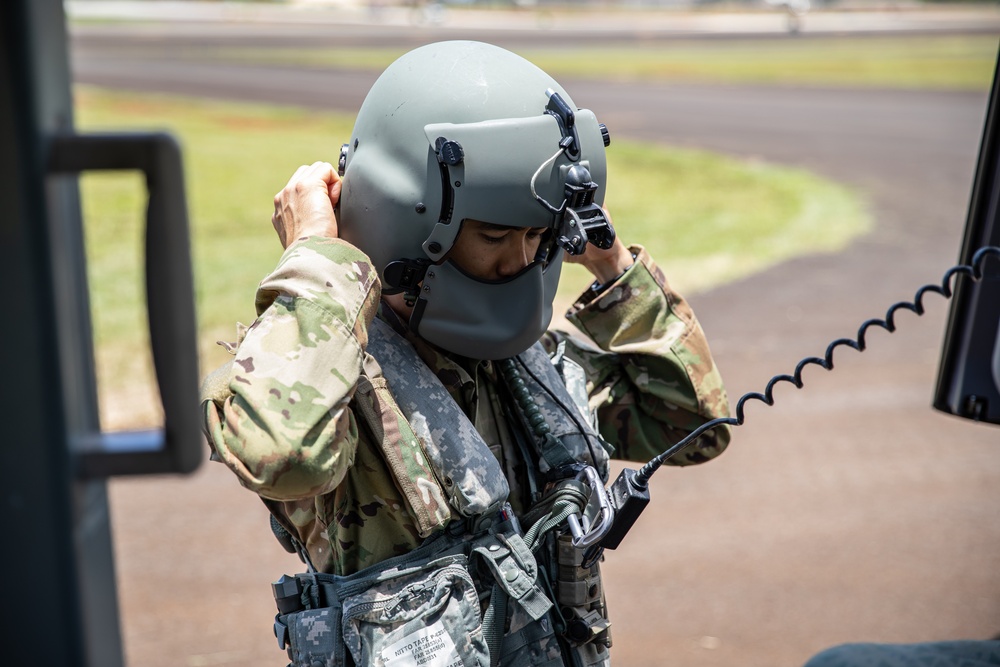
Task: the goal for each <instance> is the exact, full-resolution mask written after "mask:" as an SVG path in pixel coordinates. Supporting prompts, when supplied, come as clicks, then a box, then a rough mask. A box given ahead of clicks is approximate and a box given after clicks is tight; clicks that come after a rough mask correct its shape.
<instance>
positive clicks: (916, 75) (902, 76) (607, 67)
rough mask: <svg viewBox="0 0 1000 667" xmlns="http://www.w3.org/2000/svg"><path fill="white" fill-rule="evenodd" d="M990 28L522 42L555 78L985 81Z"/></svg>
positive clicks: (949, 85) (331, 63)
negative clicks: (547, 44)
mask: <svg viewBox="0 0 1000 667" xmlns="http://www.w3.org/2000/svg"><path fill="white" fill-rule="evenodd" d="M997 45H998V36H996V35H962V36H940V35H932V36H927V35H923V36H916V37H914V36H906V37H892V38H883V37H869V38H858V37H854V38H823V39H813V38H795V37H789V38H786V39H768V40H711V41H698V40H673V41H664V40H656V41H648V42H647V41H639V42H637V43H635V44H631V45H626V46H588V47H587V48H585V49H583V48H581V49H565V48H559V49H550V50H547V49H521V50H519V51H518V52H519V53H520V55H522V56H524V57H526V58H527V59H528V60H531V61H532V62H534V63H535V64H537V65H538V66H539V67H541V68H542V69H544V70H545V71H547V72H549V73H551V74H552V75H553V76H556V77H557V78H560V77H566V78H591V79H598V80H602V81H608V80H642V81H675V82H676V81H685V82H708V83H753V84H781V85H808V86H850V87H882V88H919V89H942V90H985V89H987V88H988V87H989V85H990V82H991V81H992V76H993V69H994V65H995V63H996V58H997ZM403 52H404V51H403V49H384V48H380V49H374V48H372V49H365V48H350V49H347V48H331V49H252V50H251V49H244V48H223V49H211V50H207V49H200V48H194V47H189V48H188V50H187V51H186V52H185V54H186V55H187V56H188V57H190V58H193V59H205V58H210V59H223V60H237V61H245V62H259V63H272V64H283V65H301V66H305V67H347V68H360V69H370V70H373V71H381V70H383V69H384V68H385V67H386V66H387V65H388V64H389V63H391V62H392V61H393V60H394V59H396V58H397V57H399V56H400V55H402V54H403Z"/></svg>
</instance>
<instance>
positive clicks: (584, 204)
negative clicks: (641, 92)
mask: <svg viewBox="0 0 1000 667" xmlns="http://www.w3.org/2000/svg"><path fill="white" fill-rule="evenodd" d="M545 94H546V95H548V96H549V103H548V105H546V107H545V113H547V114H550V115H552V116H555V118H556V121H557V122H558V123H559V130H560V132H561V133H562V139H561V140H560V141H559V147H560V148H562V150H563V152H564V153H565V154H566V157H567V158H569V159H570V160H572V161H573V162H575V164H573V165H572V166H570V168H569V169H568V170H567V172H566V189H565V193H564V196H565V199H564V200H563V204H562V206H561V207H559V208H558V209H557V208H553V207H552V206H551V205H550V204H548V202H545V201H544V200H542V199H539V201H540V203H541V204H542V205H543V206H545V207H546V208H548V209H549V210H551V211H552V213H553V214H555V215H556V216H557V219H558V220H559V223H558V225H557V235H556V243H558V244H559V246H560V247H561V248H562V249H563V250H565V251H566V252H568V253H569V254H571V255H582V254H583V253H584V251H585V250H586V249H587V242H588V241H589V242H590V243H593V244H594V245H596V246H597V247H598V248H601V249H603V250H607V249H608V248H610V247H611V244H612V243H614V241H615V229H614V227H612V226H611V221H610V220H608V216H607V215H606V214H605V213H604V209H602V208H601V207H600V206H598V205H597V204H595V203H594V195H595V193H596V192H597V188H598V187H599V186H598V184H597V183H595V182H594V181H593V180H592V179H591V176H590V170H589V169H588V168H587V167H586V166H584V164H581V163H580V162H579V160H580V136H579V134H578V133H577V129H576V113H575V112H574V111H573V109H572V107H570V105H568V104H567V103H566V101H565V100H564V99H563V98H562V96H561V95H560V94H559V93H557V92H555V91H554V90H552V89H551V88H549V89H548V90H546V91H545ZM599 127H600V130H601V137H602V139H603V140H604V146H605V148H606V147H608V146H609V145H610V144H611V135H610V134H609V133H608V128H607V126H605V125H604V124H603V123H601V124H600V125H599Z"/></svg>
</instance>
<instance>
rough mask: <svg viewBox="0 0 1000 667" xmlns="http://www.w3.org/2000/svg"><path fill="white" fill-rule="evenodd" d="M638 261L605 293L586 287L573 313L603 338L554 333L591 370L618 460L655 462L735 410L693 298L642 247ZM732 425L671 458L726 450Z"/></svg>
mask: <svg viewBox="0 0 1000 667" xmlns="http://www.w3.org/2000/svg"><path fill="white" fill-rule="evenodd" d="M631 250H632V252H633V253H634V254H635V255H636V262H635V264H634V265H633V266H632V268H630V269H629V270H627V271H626V272H625V273H624V274H623V275H622V276H620V277H619V278H618V279H617V280H616V281H614V282H613V283H612V284H611V285H609V286H607V287H606V289H604V290H602V291H601V292H600V293H595V292H594V291H593V290H592V289H591V290H588V291H587V292H585V293H584V294H583V295H582V296H581V297H580V298H579V299H578V300H577V302H576V303H575V304H574V305H573V308H572V309H571V310H570V312H569V313H567V317H568V318H569V320H570V321H571V322H572V323H573V324H574V325H576V326H577V327H578V328H579V329H580V330H581V331H583V332H584V333H585V334H586V335H587V336H589V337H590V338H591V340H592V341H593V342H594V343H596V345H597V347H596V348H595V347H594V346H592V345H589V344H588V343H587V342H584V341H580V340H579V339H573V338H570V337H569V336H567V335H566V334H562V333H557V332H551V333H549V334H547V336H546V340H545V341H544V342H545V343H546V345H547V346H554V345H556V344H558V342H559V341H561V340H566V342H567V346H568V347H569V349H568V350H567V352H568V353H569V354H570V355H571V356H572V357H573V358H575V359H576V360H577V361H578V362H579V363H580V364H581V365H582V366H583V367H584V369H585V370H586V372H587V380H588V392H589V394H590V401H591V408H593V409H594V410H595V411H596V412H597V416H598V420H599V423H600V430H601V435H602V436H603V437H604V438H605V439H606V440H607V441H608V442H609V443H611V444H612V445H613V446H614V447H615V450H616V453H615V458H619V459H625V460H629V461H643V462H645V461H648V460H649V459H650V458H652V457H654V456H656V455H657V454H659V453H660V452H662V451H663V450H665V449H666V448H667V447H669V446H670V445H672V444H674V443H676V442H678V441H680V440H681V439H682V438H683V437H684V436H686V435H687V434H688V433H690V432H691V431H693V430H694V429H695V428H697V427H698V426H700V425H701V424H703V423H705V422H706V421H708V420H711V419H715V418H716V417H725V416H728V414H729V400H728V398H727V396H726V391H725V388H724V387H723V384H722V378H721V376H720V375H719V372H718V369H717V368H716V367H715V363H714V361H713V360H712V354H711V352H710V351H709V348H708V342H707V341H706V340H705V334H704V332H703V331H702V329H701V325H700V324H698V320H697V319H696V318H695V316H694V313H693V312H692V311H691V308H690V307H689V306H688V304H687V302H686V301H685V300H684V299H683V298H682V297H681V296H680V295H679V294H677V293H676V292H674V291H673V290H671V289H670V286H669V285H668V284H667V281H666V278H665V277H664V275H663V272H662V271H661V270H660V268H659V267H658V266H657V265H656V263H655V262H653V260H652V258H651V257H650V256H649V254H648V253H647V252H646V251H645V250H644V249H643V248H642V247H641V246H634V247H633V248H631ZM729 438H730V431H729V427H728V426H721V427H717V428H715V429H713V430H711V431H709V432H708V433H705V434H704V435H702V436H701V437H699V438H698V440H697V441H696V442H695V443H693V444H692V445H691V446H689V447H688V448H687V449H686V450H684V451H683V452H682V453H680V454H678V455H676V456H674V457H673V458H672V459H671V460H670V461H669V463H671V464H674V465H689V464H693V463H701V462H703V461H707V460H708V459H711V458H713V457H715V456H717V455H718V454H720V453H721V452H722V451H723V450H724V449H725V448H726V445H727V444H728V443H729Z"/></svg>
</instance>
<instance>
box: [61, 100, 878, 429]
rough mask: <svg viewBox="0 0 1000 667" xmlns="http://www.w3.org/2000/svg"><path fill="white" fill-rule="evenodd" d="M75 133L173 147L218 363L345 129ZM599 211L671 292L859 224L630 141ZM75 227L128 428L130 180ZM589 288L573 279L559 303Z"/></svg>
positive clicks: (118, 109)
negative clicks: (289, 206)
mask: <svg viewBox="0 0 1000 667" xmlns="http://www.w3.org/2000/svg"><path fill="white" fill-rule="evenodd" d="M76 105H77V125H78V127H79V128H80V129H81V130H84V131H95V130H101V129H105V130H108V129H111V130H120V129H166V130H168V131H170V132H172V133H173V134H174V135H175V136H177V137H178V138H179V140H180V142H181V145H182V148H183V150H184V160H185V170H186V182H187V193H188V206H189V211H190V220H191V233H192V253H193V261H194V272H195V289H196V299H197V310H198V317H199V343H200V346H201V349H200V354H201V362H202V367H203V369H205V370H206V371H207V370H209V369H211V368H212V367H214V366H216V365H217V364H219V363H221V362H222V361H223V360H224V359H225V354H224V352H222V351H221V350H220V349H219V348H218V347H217V346H216V345H214V342H215V341H216V340H219V339H227V340H232V339H233V338H234V331H235V328H234V327H235V322H236V321H243V322H246V323H249V322H250V321H252V320H253V318H254V315H255V313H254V310H253V298H254V291H255V289H256V286H257V283H258V282H259V281H260V279H261V278H262V277H263V276H264V275H265V274H266V273H267V272H268V271H269V270H271V269H272V268H273V266H274V264H275V263H276V261H277V259H278V257H279V256H280V254H281V247H280V245H279V243H278V241H277V238H276V236H275V234H274V231H273V229H272V227H271V224H270V217H271V213H272V211H273V202H272V199H273V196H274V194H275V193H276V192H277V191H278V190H280V189H281V188H282V187H283V186H284V184H285V183H286V181H287V180H288V177H289V176H290V175H291V173H292V172H293V171H294V170H295V169H296V168H297V167H298V166H299V165H300V164H305V163H311V162H314V161H316V160H327V161H331V162H335V161H336V158H337V156H338V155H339V150H340V145H341V143H343V142H344V141H346V140H347V139H348V138H349V136H350V130H351V126H352V124H353V119H352V118H351V117H348V116H344V115H335V114H319V113H312V112H307V111H301V110H296V109H285V108H278V107H268V106H263V105H251V104H236V103H222V102H210V101H202V100H191V99H183V98H171V97H158V96H151V95H135V94H124V93H109V92H106V91H100V90H96V89H90V88H80V89H77V91H76ZM608 155H609V190H608V192H609V196H608V205H609V207H610V208H611V210H612V213H613V215H614V220H615V224H616V227H617V229H618V232H619V234H620V235H621V237H622V238H623V240H625V241H626V242H630V243H641V244H643V245H645V246H647V248H649V249H650V251H651V252H652V253H653V255H654V256H655V257H656V258H657V259H658V260H659V261H660V263H661V264H662V266H663V267H664V269H665V270H666V272H667V274H668V276H669V277H670V279H671V281H672V282H673V284H674V285H675V286H677V287H678V288H680V289H682V290H687V291H693V290H698V289H705V288H707V287H710V286H712V285H716V284H719V283H720V282H723V281H726V280H732V279H734V278H737V277H739V276H742V275H746V274H748V273H750V272H753V271H759V270H761V269H763V268H765V267H767V266H769V265H772V264H774V263H775V262H778V261H780V260H782V259H785V258H787V257H791V256H794V255H798V254H801V253H807V252H829V251H833V250H836V249H839V248H841V247H843V246H844V245H845V244H846V243H847V242H848V241H849V240H850V239H851V238H853V237H854V236H856V235H857V234H860V233H862V232H863V231H864V230H865V229H866V228H867V225H868V218H867V214H866V211H865V208H864V206H863V204H862V203H861V202H860V201H859V200H858V199H857V197H856V196H855V195H854V194H853V193H851V192H850V191H848V190H847V189H845V188H844V187H842V186H839V185H836V184H834V183H831V182H829V181H826V180H823V179H821V178H819V177H817V176H815V175H812V174H809V173H806V172H804V171H801V170H796V169H790V168H785V167H779V166H775V165H768V164H763V163H759V162H745V161H740V160H735V159H731V158H727V157H723V156H719V155H714V154H711V153H707V152H702V151H694V150H687V149H685V150H681V149H677V148H670V147H661V146H648V145H645V146H644V145H638V144H630V143H628V142H625V141H618V140H616V141H615V142H614V143H613V144H612V147H611V149H609V153H608ZM82 194H83V205H84V223H85V228H86V243H87V257H88V276H89V281H90V290H91V299H92V311H93V314H94V327H95V332H94V335H95V341H96V346H97V366H98V375H99V380H100V386H101V392H102V415H104V418H105V419H106V420H110V421H112V422H116V420H118V421H117V422H116V423H118V424H119V425H126V426H134V425H137V424H135V423H131V422H129V420H130V419H131V420H133V421H134V420H135V419H137V418H138V417H141V415H139V416H138V417H137V415H136V414H130V415H118V416H115V415H111V416H110V417H108V415H107V413H106V412H105V405H106V404H108V405H113V404H115V403H116V400H115V397H116V396H121V395H122V394H123V393H125V392H127V393H128V395H129V396H132V395H133V392H134V391H135V386H136V385H137V383H139V384H141V383H142V382H148V378H149V377H151V372H150V370H149V363H148V360H146V359H145V357H143V356H142V355H141V354H140V353H139V352H138V351H139V350H142V349H144V346H145V345H144V344H145V340H146V338H145V334H144V333H143V332H144V330H145V324H144V319H143V318H144V316H145V315H144V313H145V311H144V307H145V306H144V296H143V292H142V274H141V272H140V266H141V261H140V257H139V254H140V248H141V238H142V237H141V231H140V225H141V220H142V218H143V207H144V206H145V193H144V189H143V184H142V182H141V179H140V177H139V176H138V175H137V174H134V173H123V174H89V175H86V176H84V177H83V178H82ZM590 280H591V279H590V278H589V277H588V275H587V274H586V272H585V270H584V269H582V268H581V267H579V266H568V267H567V268H566V271H565V275H564V278H563V282H562V285H561V291H560V296H559V304H560V305H568V303H569V302H570V301H571V300H572V299H573V298H574V297H575V296H576V295H577V294H578V293H579V292H580V291H581V289H582V288H583V287H585V286H586V285H587V284H588V283H589V282H590Z"/></svg>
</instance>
